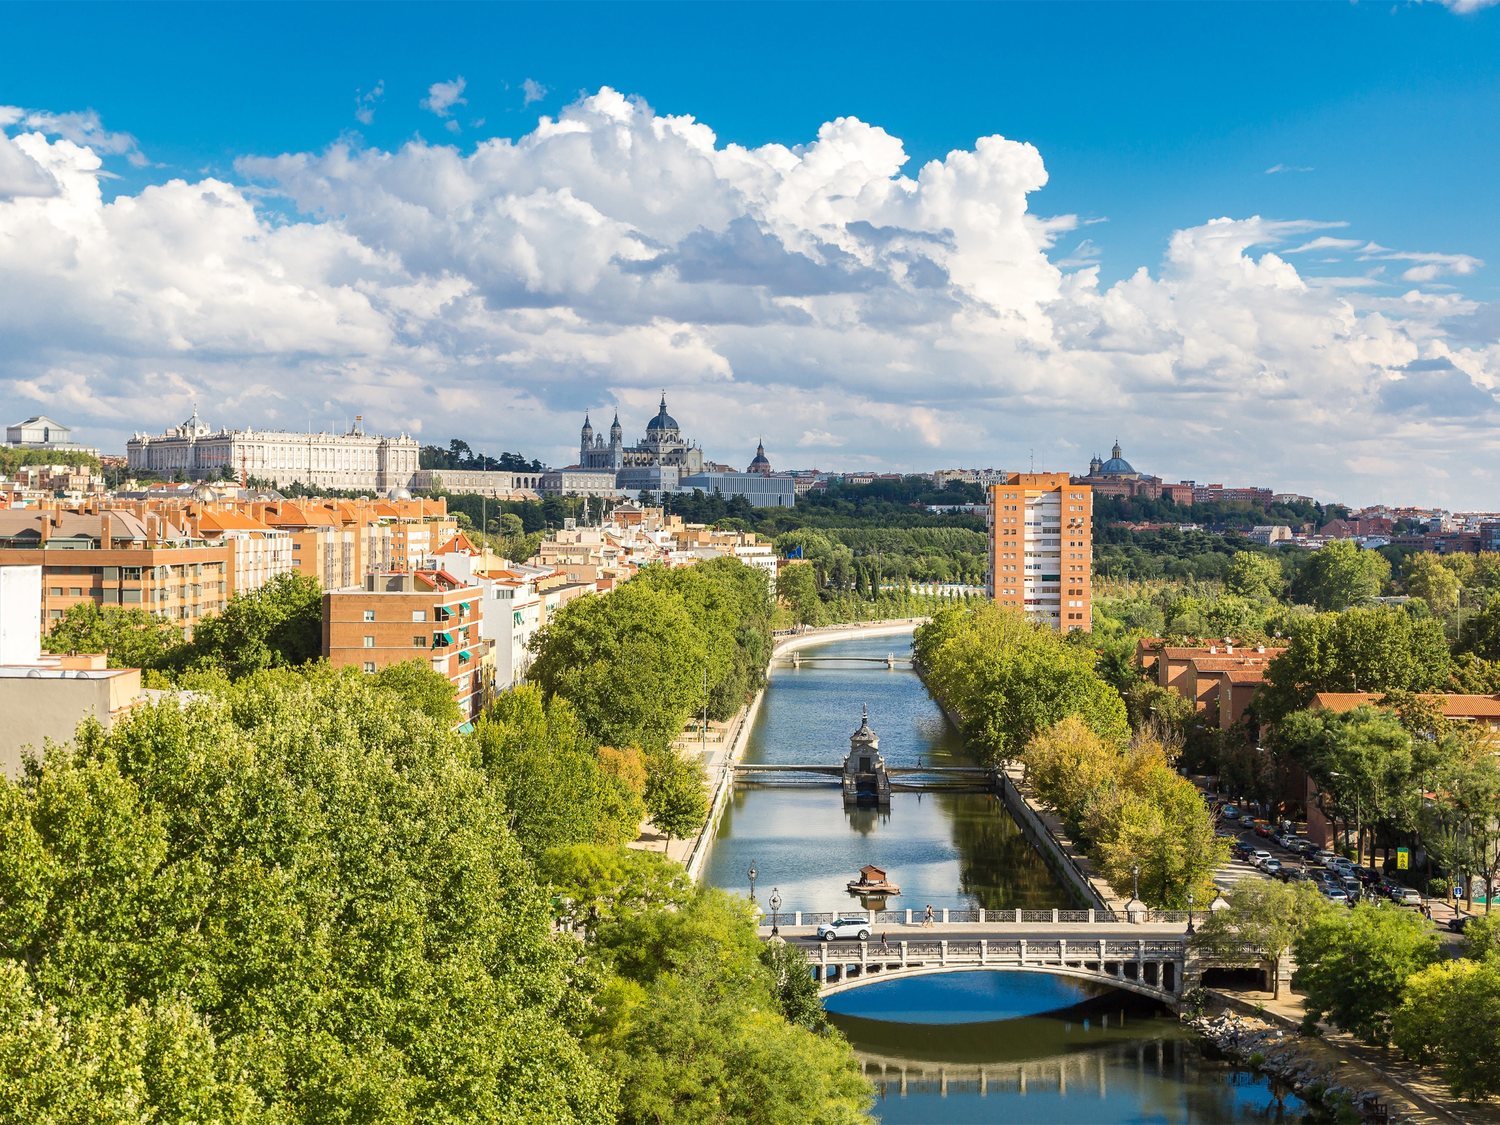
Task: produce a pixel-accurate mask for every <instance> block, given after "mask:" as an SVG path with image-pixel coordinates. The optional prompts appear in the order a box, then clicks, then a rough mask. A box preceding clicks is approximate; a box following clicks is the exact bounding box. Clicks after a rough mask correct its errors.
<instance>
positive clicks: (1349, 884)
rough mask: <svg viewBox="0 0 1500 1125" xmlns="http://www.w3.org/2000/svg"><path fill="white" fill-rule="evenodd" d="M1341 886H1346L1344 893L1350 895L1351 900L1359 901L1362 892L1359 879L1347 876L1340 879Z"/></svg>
mask: <svg viewBox="0 0 1500 1125" xmlns="http://www.w3.org/2000/svg"><path fill="white" fill-rule="evenodd" d="M1339 886H1341V887H1343V888H1344V893H1345V894H1347V895H1348V896H1349V901H1350V902H1358V901H1359V900H1360V897H1361V894H1362V892H1361V891H1360V886H1359V880H1358V879H1351V878H1349V877H1347V876H1346V877H1345V878H1343V879H1341V880H1339Z"/></svg>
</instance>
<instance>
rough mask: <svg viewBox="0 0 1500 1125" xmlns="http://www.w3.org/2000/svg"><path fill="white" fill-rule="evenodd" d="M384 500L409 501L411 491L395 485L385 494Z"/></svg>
mask: <svg viewBox="0 0 1500 1125" xmlns="http://www.w3.org/2000/svg"><path fill="white" fill-rule="evenodd" d="M385 498H386V499H387V500H410V499H411V491H410V490H409V489H405V488H402V487H401V486H400V485H397V486H396V487H395V488H393V489H391V490H390V491H389V492H387V493H386V494H385Z"/></svg>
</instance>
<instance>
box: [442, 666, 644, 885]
mask: <svg viewBox="0 0 1500 1125" xmlns="http://www.w3.org/2000/svg"><path fill="white" fill-rule="evenodd" d="M449 696H450V698H451V696H452V691H451V689H450V691H449ZM473 745H474V746H475V747H476V748H477V749H478V751H479V760H480V762H481V763H482V764H483V767H484V770H485V772H486V774H488V775H489V777H490V780H491V781H492V783H493V784H494V785H495V787H496V789H497V790H498V791H499V792H500V794H501V796H502V797H503V799H504V801H505V807H506V812H507V817H506V823H507V825H508V826H509V828H510V830H511V832H513V833H514V834H515V837H516V839H517V840H518V841H519V842H520V844H521V847H522V848H523V849H524V850H525V851H526V853H527V854H528V855H531V856H540V855H541V854H542V853H544V852H546V851H547V850H548V849H550V848H556V847H560V846H563V845H566V844H571V843H589V844H599V845H617V844H624V843H627V842H629V841H630V840H634V839H635V838H636V836H637V835H638V834H639V832H640V826H641V819H642V817H643V816H644V814H645V805H644V802H643V801H642V788H643V786H642V785H641V784H640V783H639V782H638V781H637V782H635V783H634V784H633V783H632V781H633V778H632V774H633V773H634V775H635V776H637V777H638V776H639V770H640V767H639V763H638V762H637V763H636V764H635V767H634V770H633V771H632V769H631V767H630V766H629V765H627V764H626V758H627V756H626V755H625V754H624V753H622V752H621V751H618V750H612V751H611V755H610V764H609V766H608V767H607V768H606V766H605V764H604V761H603V759H602V758H601V752H600V749H599V746H598V744H597V743H596V742H595V741H594V739H593V738H591V737H590V736H589V734H588V732H587V731H585V730H584V729H583V725H582V723H581V722H580V720H579V717H578V713H577V712H576V711H575V710H574V709H573V707H572V706H571V705H570V704H569V703H568V701H567V700H565V699H562V698H559V697H554V698H552V699H550V700H544V699H543V697H542V693H541V691H540V690H539V689H538V688H537V687H536V686H535V685H533V684H521V685H519V686H518V687H516V688H515V689H514V690H512V691H508V692H505V693H504V694H502V695H501V696H500V697H499V698H498V699H496V700H495V703H494V705H493V706H491V708H490V709H489V711H488V712H486V713H485V715H484V716H483V717H482V718H481V719H480V720H479V722H478V724H477V725H476V727H475V729H474V734H473Z"/></svg>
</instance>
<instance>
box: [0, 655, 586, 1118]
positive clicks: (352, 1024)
mask: <svg viewBox="0 0 1500 1125" xmlns="http://www.w3.org/2000/svg"><path fill="white" fill-rule="evenodd" d="M373 679H374V678H373V677H364V676H361V675H359V674H358V673H355V672H348V671H346V672H342V673H335V672H333V671H331V670H330V669H328V668H327V667H326V666H315V667H314V668H312V669H310V670H308V671H306V672H302V671H291V670H275V671H267V672H261V673H258V674H255V675H253V676H250V677H247V678H246V679H244V680H242V681H240V682H239V683H237V684H235V685H233V686H232V687H231V686H225V687H224V688H223V689H222V693H221V694H219V695H215V696H210V695H200V696H198V697H197V698H196V699H195V700H193V701H189V702H186V703H180V702H177V701H172V702H166V703H162V704H158V705H152V706H146V707H142V708H139V709H136V710H134V711H132V712H130V713H129V714H127V715H125V716H123V717H122V718H120V719H119V720H118V721H117V723H116V725H115V726H114V728H113V729H112V730H110V731H109V732H107V733H106V732H104V731H103V730H101V729H100V728H99V727H97V726H85V727H84V728H82V729H81V731H80V734H79V737H78V740H77V746H76V748H75V749H73V750H65V749H54V750H53V751H51V752H50V753H49V754H48V756H47V757H46V759H45V760H44V761H43V762H41V763H39V764H37V765H36V766H34V767H33V768H32V769H31V770H30V772H29V773H28V774H27V776H26V777H25V778H23V779H22V781H21V782H19V783H16V782H11V781H3V782H0V823H3V824H4V825H5V830H4V831H0V871H15V870H18V869H19V868H20V867H21V866H22V865H24V866H25V868H26V870H28V871H29V872H30V874H29V875H28V876H27V877H26V878H25V879H23V880H21V881H20V883H19V888H17V887H14V886H8V888H7V892H6V893H5V895H4V900H3V901H4V905H3V906H0V1007H4V1008H5V1009H7V1010H6V1013H5V1017H4V1018H3V1019H0V1026H3V1029H4V1030H0V1058H14V1057H16V1055H17V1054H20V1053H24V1052H25V1051H26V1050H27V1049H28V1044H33V1043H34V1044H36V1045H38V1046H40V1047H41V1048H42V1050H43V1051H44V1052H50V1056H44V1057H50V1058H54V1059H57V1061H58V1064H59V1068H60V1069H59V1070H58V1071H55V1072H50V1071H45V1070H41V1071H38V1070H33V1071H30V1072H28V1071H27V1070H26V1069H25V1068H21V1070H20V1072H19V1077H17V1073H18V1072H17V1071H16V1070H13V1069H12V1068H10V1067H8V1066H7V1067H0V1070H3V1071H4V1072H5V1074H6V1075H7V1077H6V1078H4V1079H0V1082H6V1083H9V1087H10V1088H8V1089H7V1090H6V1093H7V1094H10V1095H12V1097H11V1100H10V1101H9V1102H8V1103H7V1104H8V1105H11V1106H14V1105H34V1106H42V1107H58V1108H56V1109H55V1112H54V1116H61V1117H68V1116H74V1115H72V1114H69V1113H68V1112H67V1110H66V1106H67V1104H68V1103H67V1102H65V1101H61V1100H59V1099H58V1098H57V1097H55V1096H54V1095H53V1094H52V1093H49V1091H55V1090H56V1088H57V1085H58V1083H63V1084H65V1086H66V1096H68V1097H72V1098H74V1099H76V1100H75V1102H74V1104H81V1105H83V1106H87V1107H89V1109H88V1110H87V1111H86V1112H84V1113H83V1114H82V1116H83V1117H87V1118H97V1117H98V1116H100V1114H101V1113H103V1114H104V1115H105V1116H111V1114H109V1113H108V1112H106V1110H107V1108H108V1107H110V1106H118V1107H119V1114H118V1116H123V1117H129V1118H132V1119H135V1118H137V1117H138V1116H139V1115H140V1114H142V1113H143V1112H145V1110H144V1109H143V1108H142V1107H144V1106H151V1105H161V1106H164V1107H166V1108H165V1112H164V1114H163V1119H181V1120H188V1119H193V1120H202V1119H205V1118H208V1119H212V1118H217V1117H219V1116H220V1115H221V1114H222V1116H224V1117H225V1118H238V1119H241V1120H268V1119H269V1120H332V1119H340V1120H353V1119H366V1120H371V1119H378V1120H389V1121H418V1120H487V1121H511V1120H521V1119H530V1120H559V1119H568V1120H592V1121H605V1120H610V1119H612V1118H613V1116H614V1105H615V1094H614V1082H613V1079H612V1078H610V1077H608V1076H607V1074H606V1073H605V1072H604V1071H602V1070H601V1068H600V1067H598V1066H596V1065H595V1064H594V1063H591V1062H590V1061H589V1060H588V1058H587V1056H586V1054H585V1051H584V1047H583V1044H582V1042H581V1040H580V1038H579V1028H580V1024H579V1023H578V1021H577V1019H576V1018H575V1017H576V1011H577V999H578V998H577V996H576V995H575V994H574V991H573V989H574V987H575V985H574V983H573V981H574V978H573V976H572V971H573V970H572V968H571V966H570V958H569V956H568V953H567V950H566V949H565V948H562V947H560V946H559V945H558V943H556V942H555V941H554V940H553V938H552V937H551V935H550V928H549V923H548V912H547V907H546V902H545V898H544V895H543V894H542V892H541V889H540V888H539V887H538V885H537V884H536V882H535V879H534V877H533V875H532V873H531V870H530V868H529V866H528V865H527V864H526V862H525V860H524V857H523V856H522V854H521V851H520V849H519V847H518V846H517V845H516V843H515V841H514V840H513V839H512V838H511V837H510V835H509V833H508V832H507V830H506V827H505V820H504V809H503V806H502V805H501V802H500V800H499V798H498V795H497V794H496V793H495V791H494V790H493V788H492V787H491V786H490V785H489V784H488V782H487V781H486V779H485V777H484V775H483V774H482V773H481V772H480V771H478V770H477V769H474V768H473V767H472V766H471V765H470V764H469V757H468V754H467V752H466V750H465V748H464V746H463V743H462V742H461V740H460V739H459V736H457V735H455V734H453V733H452V732H450V731H449V730H448V729H447V728H446V727H445V726H443V725H441V724H439V723H437V722H434V721H433V720H432V719H431V718H429V717H428V716H426V715H425V714H423V713H422V712H421V711H418V710H414V709H412V708H409V707H407V706H404V705H403V704H402V702H401V701H400V699H399V697H397V696H396V695H395V694H393V693H392V692H390V691H387V690H383V689H382V688H380V687H379V686H378V685H377V684H375V683H374V682H373ZM18 889H19V893H17V892H18ZM17 974H19V975H21V976H22V977H23V978H24V980H23V981H20V982H18V981H17ZM210 1029H211V1030H210ZM17 1033H19V1035H20V1036H21V1037H22V1040H21V1041H20V1042H18V1041H17V1039H16V1035H17ZM48 1043H51V1044H53V1046H52V1047H50V1048H49V1047H48ZM59 1044H60V1046H59ZM59 1056H60V1057H59ZM117 1078H118V1079H123V1081H122V1082H119V1083H117V1082H116V1079H117ZM17 1087H19V1089H17ZM41 1116H42V1117H43V1118H46V1117H48V1116H49V1114H48V1113H45V1112H44V1113H42V1114H41ZM148 1116H149V1115H148Z"/></svg>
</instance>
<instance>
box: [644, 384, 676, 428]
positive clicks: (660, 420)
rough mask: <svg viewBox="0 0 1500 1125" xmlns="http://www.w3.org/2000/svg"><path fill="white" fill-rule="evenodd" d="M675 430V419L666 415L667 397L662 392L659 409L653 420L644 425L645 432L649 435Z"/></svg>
mask: <svg viewBox="0 0 1500 1125" xmlns="http://www.w3.org/2000/svg"><path fill="white" fill-rule="evenodd" d="M676 429H677V419H676V418H673V417H672V416H671V415H670V414H668V413H667V395H666V392H665V391H663V392H662V396H661V409H660V410H658V411H657V412H656V417H655V418H653V419H651V421H649V422H647V423H646V432H647V433H648V434H651V433H657V432H660V431H662V430H676Z"/></svg>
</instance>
